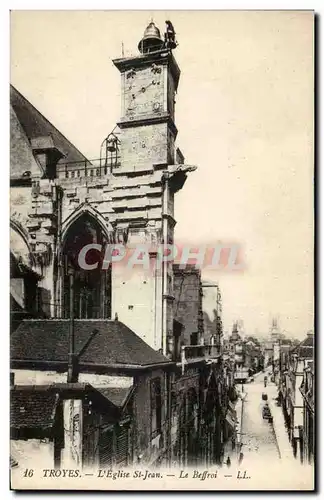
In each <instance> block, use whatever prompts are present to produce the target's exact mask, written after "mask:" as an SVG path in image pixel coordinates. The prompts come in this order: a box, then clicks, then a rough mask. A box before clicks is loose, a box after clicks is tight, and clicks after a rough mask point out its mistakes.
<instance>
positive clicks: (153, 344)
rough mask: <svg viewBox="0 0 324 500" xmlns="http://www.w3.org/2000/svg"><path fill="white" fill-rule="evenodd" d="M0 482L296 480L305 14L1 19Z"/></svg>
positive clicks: (272, 486) (306, 382)
mask: <svg viewBox="0 0 324 500" xmlns="http://www.w3.org/2000/svg"><path fill="white" fill-rule="evenodd" d="M10 18H11V19H10V32H11V33H10V36H11V40H10V44H11V56H10V57H11V81H10V308H11V332H10V476H11V488H12V489H13V490H31V489H33V490H35V489H36V490H62V489H65V490H92V491H93V490H95V491H99V490H107V491H108V490H123V491H127V490H135V491H142V490H143V491H144V490H151V491H166V490H168V491H171V490H174V491H185V490H200V491H203V490H212V491H218V490H219V491H221V490H231V491H242V490H264V491H267V490H277V491H278V490H280V491H287V490H296V491H299V490H304V491H313V490H314V484H315V482H314V470H315V460H316V455H315V448H316V447H315V355H314V352H315V341H314V289H313V272H314V255H313V248H314V221H313V203H314V193H313V176H314V129H313V122H314V105H313V102H314V12H313V11H306V10H305V11H289V10H288V11H287V10H286V11H270V10H268V11H262V10H260V11H253V10H252V11H239V10H237V11H220V10H219V11H217V10H214V11H189V10H188V11H177V10H174V11H169V12H164V11H154V10H153V11H152V12H149V11H127V10H124V11H109V10H106V11H91V10H90V11H81V10H79V11H78V10H70V11H63V10H42V11H41V10H39V11H37V10H34V11H27V10H26V11H23V10H13V11H11V16H10Z"/></svg>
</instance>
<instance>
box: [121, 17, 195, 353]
mask: <svg viewBox="0 0 324 500" xmlns="http://www.w3.org/2000/svg"><path fill="white" fill-rule="evenodd" d="M176 46H177V43H176V41H175V33H174V30H173V26H172V24H171V23H170V22H169V21H167V23H166V32H165V35H164V39H162V37H161V34H160V31H159V29H158V28H157V27H156V26H155V24H154V22H151V23H150V24H149V25H148V26H147V28H146V30H145V32H144V36H143V38H142V39H141V40H140V41H139V44H138V50H139V54H138V55H137V56H134V57H126V58H121V59H115V60H114V61H113V63H114V65H115V66H116V68H117V69H118V70H119V71H120V73H121V118H120V121H119V122H118V124H117V125H118V127H119V130H120V133H119V136H118V137H119V141H120V163H119V164H118V167H116V168H114V169H113V174H114V181H113V186H114V191H113V193H112V198H113V208H114V212H115V218H116V225H117V227H118V226H120V227H121V226H124V227H125V226H127V231H128V245H132V244H133V243H137V244H141V243H143V244H145V245H152V244H154V245H163V244H173V241H174V226H175V224H176V220H175V218H174V195H175V193H176V192H177V191H179V190H180V189H181V188H182V187H183V185H184V183H185V180H186V177H187V173H188V172H189V171H191V170H194V169H195V167H190V166H188V165H184V157H183V155H182V153H181V152H180V150H179V149H177V148H176V146H175V141H176V137H177V133H178V131H177V127H176V125H175V95H176V92H177V88H178V83H179V77H180V69H179V67H178V65H177V63H176V60H175V58H174V56H173V50H174V49H175V47H176ZM157 258H158V256H157V253H156V252H154V251H152V252H150V269H152V268H156V269H157V270H158V271H159V272H157V273H152V271H151V270H150V271H149V272H148V271H145V270H144V269H140V268H137V269H136V273H134V276H133V277H131V278H130V279H128V280H125V279H123V276H122V274H121V275H120V276H117V275H116V274H115V276H114V277H113V289H114V292H113V304H112V307H113V311H114V312H115V313H117V314H118V318H119V319H120V320H121V321H123V322H124V323H126V324H127V325H128V326H129V327H131V328H132V329H133V330H134V331H135V332H136V333H137V334H138V335H140V336H142V338H144V340H145V341H146V342H147V343H148V344H150V345H151V346H152V347H153V348H154V349H160V350H162V352H163V353H164V354H168V352H169V351H170V350H171V347H170V346H171V345H172V338H173V300H174V297H173V272H172V264H171V263H162V266H161V269H159V268H158V267H159V266H156V263H157V262H156V259H157ZM152 264H153V265H152ZM168 346H169V347H168Z"/></svg>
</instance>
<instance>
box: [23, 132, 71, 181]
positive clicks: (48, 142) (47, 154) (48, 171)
mask: <svg viewBox="0 0 324 500" xmlns="http://www.w3.org/2000/svg"><path fill="white" fill-rule="evenodd" d="M30 142H31V147H32V150H33V154H34V156H35V159H36V161H37V163H38V165H39V166H40V168H41V169H42V172H43V175H42V177H43V178H44V179H55V178H56V177H57V172H56V167H57V163H58V161H59V160H60V159H61V158H63V156H64V154H63V153H62V151H60V150H59V149H58V148H57V147H56V145H55V144H54V141H53V138H52V136H51V135H48V136H43V137H35V138H34V139H31V141H30Z"/></svg>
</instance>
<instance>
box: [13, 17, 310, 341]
mask: <svg viewBox="0 0 324 500" xmlns="http://www.w3.org/2000/svg"><path fill="white" fill-rule="evenodd" d="M152 18H153V20H154V22H155V23H156V24H157V25H158V27H159V28H160V29H161V33H162V34H163V32H164V26H165V25H164V22H165V20H166V19H170V20H171V21H172V23H173V25H174V27H175V31H176V36H177V39H178V42H179V46H178V47H177V48H176V50H175V51H174V56H175V58H176V60H177V62H178V65H179V67H180V69H181V78H180V83H179V88H178V95H177V98H176V124H177V127H178V130H179V134H178V138H177V145H178V146H179V147H180V149H181V151H182V152H183V153H184V156H185V159H186V163H188V164H190V165H197V167H198V168H197V170H196V171H195V172H193V173H190V174H189V176H188V179H187V182H186V184H185V186H184V188H183V190H182V191H180V193H178V194H177V199H176V204H175V210H176V211H175V217H176V219H177V225H176V229H175V239H176V241H179V242H187V241H189V242H192V243H195V244H196V245H199V244H200V245H203V244H207V245H212V244H214V243H215V242H217V241H220V242H223V243H224V244H226V243H228V242H236V243H237V244H238V245H239V246H240V247H241V248H242V249H243V254H244V263H245V268H244V271H240V272H237V271H222V272H219V271H218V272H216V271H207V270H205V271H203V277H204V279H208V280H210V279H211V280H216V281H218V283H219V285H220V288H221V292H222V302H223V322H224V326H225V331H230V330H231V328H232V324H233V321H235V320H237V319H240V320H242V321H243V322H244V329H245V333H246V334H248V335H255V334H260V335H265V334H267V333H268V331H269V325H270V322H271V318H272V316H277V317H279V323H280V326H281V329H282V330H283V331H284V333H285V334H287V335H290V336H293V337H298V338H300V339H302V338H303V337H304V336H305V335H306V332H307V330H309V329H312V328H313V321H314V320H313V307H314V304H313V266H314V263H313V231H314V224H313V163H314V158H313V156H314V144H313V120H314V116H313V112H314V110H313V99H314V95H313V88H314V80H313V15H312V13H311V12H305V11H304V12H303V11H298V12H297V11H296V12H294V11H277V12H276V11H210V12H200V11H191V12H190V11H171V12H170V11H169V12H167V11H136V12H131V11H114V12H112V11H12V12H11V83H12V84H13V85H14V86H15V87H16V88H17V89H18V90H19V91H20V92H21V93H22V94H23V95H24V96H25V97H26V98H27V99H28V100H30V101H31V103H32V104H33V105H34V106H36V107H37V108H38V109H39V110H40V111H41V112H42V113H43V114H44V115H45V116H46V117H47V118H48V119H49V120H50V121H51V122H52V123H53V124H54V125H55V126H56V127H57V128H58V129H59V130H60V131H61V132H62V133H63V134H64V135H65V136H66V137H67V138H68V139H69V140H70V141H71V142H73V144H75V146H76V147H78V149H80V150H81V151H82V153H83V154H85V155H86V156H87V157H88V158H90V159H94V158H98V157H99V153H100V144H101V142H102V140H103V139H104V138H105V137H106V136H107V134H108V133H109V132H110V131H111V130H112V129H113V128H114V126H115V123H116V122H117V121H118V120H119V118H120V75H119V73H118V70H117V69H116V68H115V67H114V65H113V64H112V59H115V58H118V57H121V55H122V45H123V48H124V49H123V50H124V54H125V56H128V55H136V54H137V45H138V42H139V40H140V39H141V37H142V36H143V32H144V29H145V27H146V25H147V24H148V23H149V22H150V21H151V19H152Z"/></svg>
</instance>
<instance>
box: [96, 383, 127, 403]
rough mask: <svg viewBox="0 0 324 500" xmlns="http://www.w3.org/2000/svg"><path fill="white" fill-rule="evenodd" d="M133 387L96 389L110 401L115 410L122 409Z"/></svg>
mask: <svg viewBox="0 0 324 500" xmlns="http://www.w3.org/2000/svg"><path fill="white" fill-rule="evenodd" d="M133 388H134V386H131V387H126V388H125V387H103V388H97V391H99V392H100V393H101V394H102V395H103V396H104V397H105V398H107V399H108V400H109V401H111V402H112V403H113V404H114V405H115V406H117V408H123V406H124V405H125V403H126V401H127V400H128V399H129V396H130V394H131V392H133Z"/></svg>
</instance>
